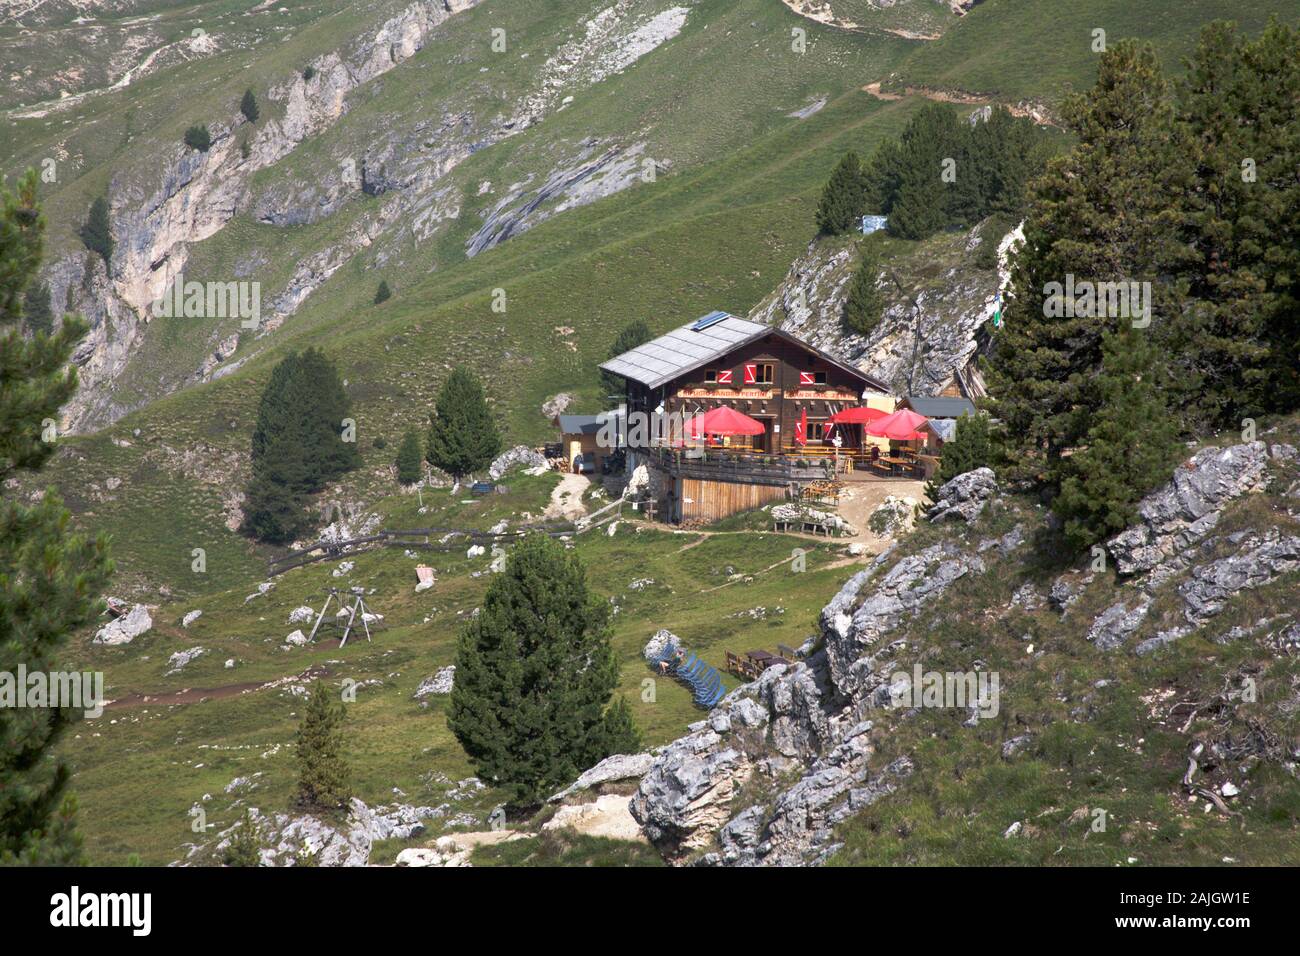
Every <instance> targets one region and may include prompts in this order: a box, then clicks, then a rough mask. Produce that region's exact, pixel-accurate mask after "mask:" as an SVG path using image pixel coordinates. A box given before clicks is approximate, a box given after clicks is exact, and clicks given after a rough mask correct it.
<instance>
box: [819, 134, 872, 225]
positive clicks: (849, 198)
mask: <svg viewBox="0 0 1300 956" xmlns="http://www.w3.org/2000/svg"><path fill="white" fill-rule="evenodd" d="M866 212H867V177H866V172H865V171H864V170H863V168H862V160H861V159H860V158H859V157H858V154H857V153H854V152H848V153H845V154H844V157H843V158H842V159H841V160H840V161H839V163H838V165H836V167H835V169H834V170H833V171H832V172H831V178H830V179H829V180H827V182H826V185H825V187H824V188H823V189H822V195H821V200H820V201H819V202H818V204H817V228H818V229H820V230H821V231H822V232H823V233H825V234H826V235H829V236H838V235H842V234H844V233H846V232H854V231H856V230H857V229H858V228H859V224H860V223H861V221H862V217H863V215H865V214H866Z"/></svg>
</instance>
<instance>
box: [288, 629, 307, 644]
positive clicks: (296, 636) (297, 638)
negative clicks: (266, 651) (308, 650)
mask: <svg viewBox="0 0 1300 956" xmlns="http://www.w3.org/2000/svg"><path fill="white" fill-rule="evenodd" d="M284 642H285V643H286V644H292V645H294V646H295V647H301V646H302V645H303V644H306V643H307V635H306V634H304V633H303V632H302V630H301V629H299V630H297V631H294V632H293V633H292V634H290V635H289V636H288V637H286V638H285V639H284Z"/></svg>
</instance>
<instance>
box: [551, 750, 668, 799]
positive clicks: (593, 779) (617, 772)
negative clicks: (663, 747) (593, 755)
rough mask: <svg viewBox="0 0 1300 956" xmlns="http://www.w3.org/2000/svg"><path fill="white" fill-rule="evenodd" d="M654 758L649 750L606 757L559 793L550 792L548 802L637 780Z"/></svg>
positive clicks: (643, 774)
mask: <svg viewBox="0 0 1300 956" xmlns="http://www.w3.org/2000/svg"><path fill="white" fill-rule="evenodd" d="M654 759H655V755H654V754H652V753H649V752H647V753H639V754H614V755H613V756H611V757H606V758H605V759H604V760H602V761H601V762H600V763H598V764H596V766H594V767H592V768H591V769H590V770H588V771H586V772H585V773H584V774H582V776H580V777H579V778H578V779H577V780H575V781H573V783H571V784H569V786H567V787H565V788H564V789H563V790H561V791H560V792H559V793H555V794H552V795H551V797H550V799H549V801H548V802H550V803H560V802H562V801H564V800H566V799H568V798H569V797H571V796H573V795H574V794H576V793H580V792H581V791H583V790H593V789H596V788H598V787H600V786H602V785H604V784H607V783H620V782H623V781H627V780H639V779H640V778H641V777H644V776H645V774H646V772H647V771H648V770H649V769H650V766H651V765H652V764H653V763H654Z"/></svg>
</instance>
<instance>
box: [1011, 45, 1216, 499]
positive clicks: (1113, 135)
mask: <svg viewBox="0 0 1300 956" xmlns="http://www.w3.org/2000/svg"><path fill="white" fill-rule="evenodd" d="M1065 116H1066V118H1067V121H1068V124H1069V128H1070V129H1071V130H1072V131H1073V132H1074V133H1075V135H1076V136H1077V137H1078V144H1077V145H1076V146H1075V147H1074V149H1073V150H1072V151H1071V152H1070V153H1069V154H1068V155H1066V156H1063V157H1060V158H1058V159H1055V160H1053V161H1052V162H1051V163H1049V164H1048V167H1047V169H1046V171H1045V172H1044V174H1043V175H1042V176H1041V177H1040V178H1039V179H1038V180H1037V181H1036V182H1035V184H1034V187H1033V190H1032V197H1031V202H1030V207H1029V210H1028V215H1027V219H1026V223H1025V242H1024V244H1023V246H1022V247H1021V248H1020V251H1019V253H1018V255H1017V256H1016V257H1015V260H1014V262H1013V267H1012V281H1011V288H1010V290H1009V291H1008V294H1007V298H1006V309H1005V311H1004V315H1005V322H1004V325H1003V328H1002V329H1001V330H1000V331H999V333H998V335H997V336H996V338H995V340H994V347H993V351H992V353H991V355H990V358H989V361H988V373H989V375H988V382H989V393H990V395H991V396H993V399H994V400H993V401H992V403H991V407H990V412H991V413H992V414H993V415H994V417H996V418H998V419H999V420H1000V421H1001V422H1002V425H1003V432H1004V434H1003V442H1004V444H1005V447H1006V450H1007V451H1008V466H1009V471H1010V474H1009V475H1008V477H1013V478H1030V479H1033V480H1034V481H1036V482H1041V483H1042V484H1044V485H1045V486H1046V487H1047V488H1048V489H1050V490H1055V489H1056V488H1058V487H1059V485H1060V481H1061V479H1062V477H1063V476H1064V474H1065V473H1066V472H1065V465H1064V463H1063V462H1064V458H1065V457H1066V456H1067V454H1068V453H1069V452H1070V451H1071V450H1072V449H1074V448H1077V447H1079V446H1080V445H1081V444H1083V443H1084V440H1085V438H1086V436H1087V433H1088V429H1089V427H1090V410H1091V409H1093V408H1095V407H1096V405H1097V396H1096V387H1095V384H1096V373H1097V370H1098V369H1099V368H1100V366H1101V339H1102V335H1103V334H1104V333H1105V332H1107V331H1109V330H1113V329H1115V328H1117V327H1118V326H1119V325H1120V324H1125V323H1131V321H1132V319H1131V318H1124V317H1116V316H1105V315H1099V314H1097V310H1096V309H1095V308H1094V309H1091V310H1089V309H1084V310H1082V311H1080V310H1077V309H1076V314H1075V315H1074V316H1073V317H1071V316H1069V315H1068V314H1067V313H1066V310H1065V309H1064V303H1063V301H1062V299H1061V297H1060V296H1059V295H1051V294H1049V291H1050V292H1051V293H1055V292H1056V291H1057V289H1058V288H1061V289H1063V288H1064V287H1065V285H1066V284H1067V281H1068V277H1069V276H1070V275H1073V276H1074V278H1075V280H1076V281H1077V282H1083V281H1087V282H1100V281H1116V282H1123V283H1129V282H1141V281H1149V282H1150V283H1151V286H1150V289H1151V293H1152V295H1151V301H1149V302H1148V303H1147V304H1148V305H1149V307H1150V310H1151V316H1150V321H1151V327H1150V328H1149V329H1148V330H1147V331H1148V332H1149V333H1150V334H1151V335H1152V336H1153V337H1154V343H1153V344H1155V345H1156V346H1157V347H1158V348H1159V349H1160V350H1161V352H1162V354H1163V356H1164V357H1166V358H1168V357H1171V356H1172V355H1173V350H1172V349H1171V348H1169V347H1168V344H1167V343H1168V342H1169V341H1170V340H1171V339H1172V338H1173V335H1174V332H1175V330H1176V326H1177V322H1176V317H1177V316H1179V315H1180V314H1181V312H1182V296H1183V293H1184V291H1185V282H1183V281H1181V280H1180V276H1181V274H1182V272H1183V270H1184V269H1185V267H1186V265H1187V263H1188V261H1189V253H1190V247H1189V246H1188V244H1187V243H1186V241H1185V238H1184V236H1183V231H1184V227H1185V224H1186V222H1187V216H1186V195H1187V188H1188V185H1189V182H1190V180H1189V171H1190V170H1189V166H1188V164H1187V162H1186V158H1185V154H1184V153H1182V152H1181V150H1180V147H1179V143H1178V140H1179V135H1178V133H1177V131H1176V130H1175V129H1174V125H1173V121H1172V120H1173V117H1172V110H1171V107H1170V104H1169V98H1168V96H1167V89H1166V84H1165V81H1164V79H1163V76H1162V74H1161V72H1160V66H1159V62H1158V60H1157V58H1156V55H1155V52H1154V50H1152V49H1151V47H1150V46H1149V45H1148V46H1145V47H1139V46H1137V45H1136V44H1134V43H1132V42H1131V41H1121V42H1120V43H1118V44H1115V45H1113V46H1112V47H1111V48H1110V49H1109V50H1108V51H1107V52H1106V53H1105V54H1103V55H1102V57H1101V60H1100V64H1099V69H1098V79H1097V84H1096V86H1095V87H1094V88H1093V90H1092V91H1091V92H1090V93H1089V94H1087V95H1086V96H1083V97H1072V98H1070V99H1069V100H1068V101H1067V104H1066V107H1065Z"/></svg>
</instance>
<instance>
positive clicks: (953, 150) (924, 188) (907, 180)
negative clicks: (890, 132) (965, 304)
mask: <svg viewBox="0 0 1300 956" xmlns="http://www.w3.org/2000/svg"><path fill="white" fill-rule="evenodd" d="M963 136H964V132H963V129H962V126H961V124H960V122H959V121H958V120H957V116H956V114H955V113H954V112H953V111H952V109H950V108H949V107H948V106H946V105H944V104H942V103H929V104H927V105H926V106H924V107H922V108H921V110H920V111H919V112H918V113H917V114H916V115H915V116H914V117H912V120H911V122H909V123H908V124H907V127H906V129H904V130H903V135H902V136H901V137H900V140H899V148H900V150H901V152H902V156H903V164H902V168H901V171H900V173H899V177H898V191H897V193H896V195H895V197H894V201H893V203H892V204H891V205H890V210H889V231H890V233H892V234H893V235H896V236H899V237H901V238H903V239H924V238H926V237H927V236H931V235H933V234H934V233H936V232H938V231H939V230H941V229H944V228H946V227H947V226H948V225H950V224H951V222H952V220H953V213H952V208H951V207H952V203H953V187H954V185H955V181H956V180H954V181H949V180H948V179H947V178H946V175H947V173H948V172H949V171H950V170H951V171H952V172H953V174H954V176H956V177H957V180H960V179H961V178H963V177H965V176H966V175H968V174H973V171H971V170H966V169H963V168H962V167H961V166H960V165H959V164H958V165H953V163H956V162H957V160H958V159H959V158H960V154H961V145H962V142H963ZM950 160H951V161H952V163H949V161H950Z"/></svg>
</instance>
